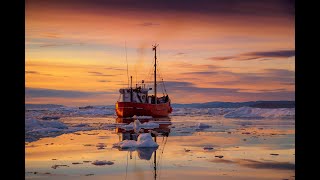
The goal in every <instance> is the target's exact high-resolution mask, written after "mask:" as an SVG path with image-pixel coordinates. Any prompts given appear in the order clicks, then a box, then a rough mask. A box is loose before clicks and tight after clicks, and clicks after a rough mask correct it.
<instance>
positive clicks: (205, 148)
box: [203, 145, 213, 150]
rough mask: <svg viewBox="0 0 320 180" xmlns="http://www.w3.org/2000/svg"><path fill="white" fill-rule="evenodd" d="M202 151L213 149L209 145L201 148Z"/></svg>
mask: <svg viewBox="0 0 320 180" xmlns="http://www.w3.org/2000/svg"><path fill="white" fill-rule="evenodd" d="M203 149H204V150H212V149H213V147H212V146H211V145H206V146H204V147H203Z"/></svg>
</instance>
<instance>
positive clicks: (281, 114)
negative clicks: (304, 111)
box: [224, 107, 295, 118]
mask: <svg viewBox="0 0 320 180" xmlns="http://www.w3.org/2000/svg"><path fill="white" fill-rule="evenodd" d="M224 117H225V118H294V117H295V108H277V109H267V108H251V107H241V108H237V109H234V110H233V111H230V112H228V113H226V114H225V115H224Z"/></svg>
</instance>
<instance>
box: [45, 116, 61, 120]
mask: <svg viewBox="0 0 320 180" xmlns="http://www.w3.org/2000/svg"><path fill="white" fill-rule="evenodd" d="M41 119H42V120H58V119H60V117H59V116H43V117H42V118H41Z"/></svg>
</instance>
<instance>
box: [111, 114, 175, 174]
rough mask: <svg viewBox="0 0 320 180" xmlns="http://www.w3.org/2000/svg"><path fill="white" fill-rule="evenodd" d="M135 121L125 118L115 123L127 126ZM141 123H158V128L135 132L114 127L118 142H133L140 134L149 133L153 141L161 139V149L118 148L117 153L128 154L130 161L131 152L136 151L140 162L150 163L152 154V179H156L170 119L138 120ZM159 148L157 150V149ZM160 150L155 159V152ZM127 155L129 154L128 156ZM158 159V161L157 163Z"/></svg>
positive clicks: (118, 119) (168, 132)
mask: <svg viewBox="0 0 320 180" xmlns="http://www.w3.org/2000/svg"><path fill="white" fill-rule="evenodd" d="M134 120H135V119H126V118H117V119H116V122H117V123H127V124H129V123H130V122H133V121H134ZM139 121H141V122H142V123H145V122H154V123H158V124H159V127H158V128H142V129H140V130H139V132H137V131H135V130H132V129H130V130H126V129H124V128H120V127H116V129H115V131H116V133H117V134H118V136H119V142H121V141H124V140H135V141H137V139H138V136H139V134H140V133H151V136H152V137H153V139H154V141H155V142H157V139H158V138H159V137H162V138H161V139H162V142H161V145H160V144H159V142H158V144H159V145H160V146H162V147H161V149H160V148H159V147H160V146H159V147H156V148H135V149H132V148H127V149H121V148H118V149H119V151H128V152H130V159H132V152H133V151H136V152H137V154H138V157H139V159H141V160H147V161H150V160H151V158H152V154H153V171H154V179H157V174H158V169H157V167H158V165H159V163H160V160H161V159H162V157H161V156H162V155H163V152H164V148H165V145H166V143H167V138H168V136H169V134H170V125H171V119H170V118H161V119H155V118H149V119H141V120H139ZM158 148H159V149H158ZM158 150H161V151H160V153H159V154H158V157H157V151H158ZM128 155H129V154H128ZM157 159H158V161H157ZM127 164H128V158H127ZM126 173H127V168H126Z"/></svg>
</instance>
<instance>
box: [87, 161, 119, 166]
mask: <svg viewBox="0 0 320 180" xmlns="http://www.w3.org/2000/svg"><path fill="white" fill-rule="evenodd" d="M92 164H93V165H96V166H103V165H112V164H114V162H112V161H105V160H104V161H99V160H96V161H94V162H93V163H92Z"/></svg>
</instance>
